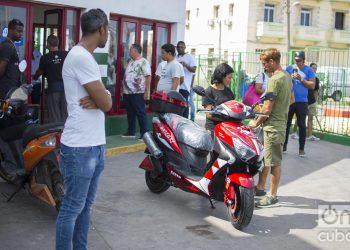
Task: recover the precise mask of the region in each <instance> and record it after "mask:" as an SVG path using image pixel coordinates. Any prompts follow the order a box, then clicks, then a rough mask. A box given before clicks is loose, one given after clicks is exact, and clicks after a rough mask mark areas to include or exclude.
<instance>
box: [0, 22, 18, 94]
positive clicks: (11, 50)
mask: <svg viewBox="0 0 350 250" xmlns="http://www.w3.org/2000/svg"><path fill="white" fill-rule="evenodd" d="M23 27H24V25H23V23H22V22H21V21H20V20H18V19H13V20H11V21H10V22H9V24H8V34H7V38H6V39H5V40H4V41H3V42H2V43H1V44H0V99H4V98H5V97H6V95H7V93H8V92H9V90H11V89H12V88H16V87H19V86H20V84H21V81H20V75H21V72H20V70H19V67H18V66H19V57H18V52H17V49H16V46H15V44H14V42H17V41H20V40H21V38H22V34H23Z"/></svg>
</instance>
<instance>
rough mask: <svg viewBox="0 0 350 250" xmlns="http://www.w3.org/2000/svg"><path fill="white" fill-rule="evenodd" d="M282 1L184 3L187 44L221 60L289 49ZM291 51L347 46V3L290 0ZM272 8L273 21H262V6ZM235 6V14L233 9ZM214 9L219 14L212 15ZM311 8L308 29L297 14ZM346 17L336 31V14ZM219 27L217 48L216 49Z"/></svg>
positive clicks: (349, 12)
mask: <svg viewBox="0 0 350 250" xmlns="http://www.w3.org/2000/svg"><path fill="white" fill-rule="evenodd" d="M286 2H287V1H286V0H285V1H283V0H282V1H281V0H244V1H243V0H231V1H228V0H207V1H200V0H187V4H186V10H187V12H186V17H187V20H186V31H185V41H186V43H187V47H188V49H189V51H192V52H193V53H195V54H197V55H198V54H208V52H211V53H214V54H216V55H218V54H219V53H220V50H221V56H224V55H225V54H229V55H230V54H232V53H233V52H255V51H258V50H261V49H265V48H268V47H276V48H278V49H280V50H281V51H282V52H286V51H287V42H288V40H287V10H288V8H287V4H286ZM290 3H291V4H290V8H289V9H290V20H291V21H290V31H291V32H290V34H291V36H290V45H291V48H292V49H305V48H317V49H348V48H350V0H337V1H333V0H290ZM266 4H267V5H270V6H273V22H264V9H265V5H266ZM232 5H233V11H232V10H231V8H232ZM217 6H219V7H218V10H219V11H218V15H217V16H215V14H216V10H217ZM305 9H307V10H309V14H310V20H309V21H310V25H309V26H302V25H301V24H300V23H301V12H302V10H305ZM336 12H342V13H344V23H343V30H339V29H335V15H336V14H335V13H336ZM220 23H221V45H220Z"/></svg>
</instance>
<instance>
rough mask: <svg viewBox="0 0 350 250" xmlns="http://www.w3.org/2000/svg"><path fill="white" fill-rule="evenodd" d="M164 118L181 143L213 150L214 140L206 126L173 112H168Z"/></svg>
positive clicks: (204, 149) (208, 150)
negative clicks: (203, 126)
mask: <svg viewBox="0 0 350 250" xmlns="http://www.w3.org/2000/svg"><path fill="white" fill-rule="evenodd" d="M163 118H164V120H165V122H166V123H167V124H168V126H169V127H170V128H171V129H172V131H173V132H174V134H175V137H176V140H177V141H178V142H179V143H183V144H185V145H188V146H190V147H192V148H194V149H199V150H203V151H206V152H210V151H212V149H213V140H212V138H211V136H210V134H209V133H208V132H207V131H206V130H205V129H204V128H202V127H200V126H199V125H198V124H196V123H194V122H193V121H191V120H189V119H186V118H184V117H182V116H179V115H176V114H172V113H166V114H165V115H164V116H163Z"/></svg>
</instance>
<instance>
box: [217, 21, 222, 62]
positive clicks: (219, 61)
mask: <svg viewBox="0 0 350 250" xmlns="http://www.w3.org/2000/svg"><path fill="white" fill-rule="evenodd" d="M218 23H219V63H220V62H221V19H219V20H218Z"/></svg>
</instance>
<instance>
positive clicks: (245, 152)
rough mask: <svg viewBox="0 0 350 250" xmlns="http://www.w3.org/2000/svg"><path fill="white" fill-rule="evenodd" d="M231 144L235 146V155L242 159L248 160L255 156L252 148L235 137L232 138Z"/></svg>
mask: <svg viewBox="0 0 350 250" xmlns="http://www.w3.org/2000/svg"><path fill="white" fill-rule="evenodd" d="M232 141H233V146H234V147H235V150H236V152H237V155H238V156H239V158H241V159H242V160H243V161H249V160H250V159H252V158H253V157H254V156H255V152H254V150H252V149H251V148H249V147H248V146H247V145H245V144H244V143H242V142H241V141H240V140H238V139H237V138H233V139H232Z"/></svg>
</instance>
